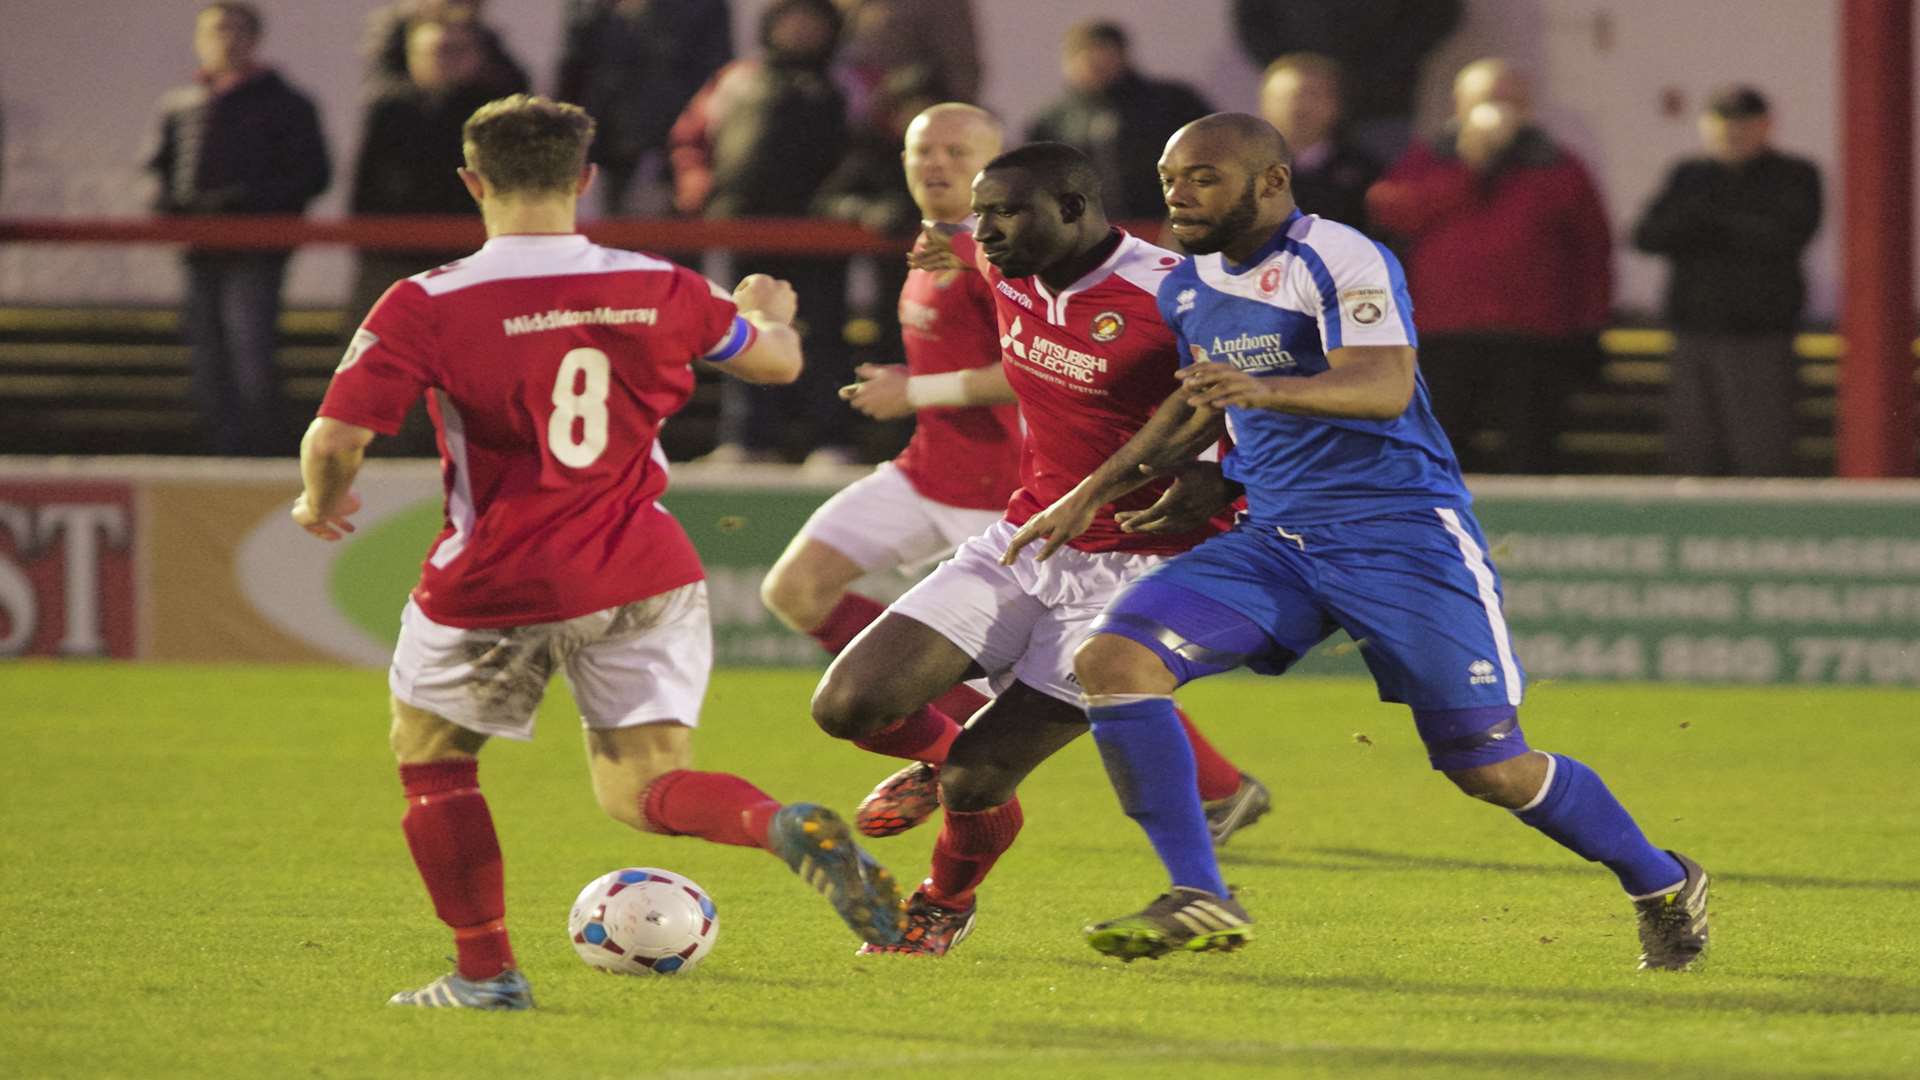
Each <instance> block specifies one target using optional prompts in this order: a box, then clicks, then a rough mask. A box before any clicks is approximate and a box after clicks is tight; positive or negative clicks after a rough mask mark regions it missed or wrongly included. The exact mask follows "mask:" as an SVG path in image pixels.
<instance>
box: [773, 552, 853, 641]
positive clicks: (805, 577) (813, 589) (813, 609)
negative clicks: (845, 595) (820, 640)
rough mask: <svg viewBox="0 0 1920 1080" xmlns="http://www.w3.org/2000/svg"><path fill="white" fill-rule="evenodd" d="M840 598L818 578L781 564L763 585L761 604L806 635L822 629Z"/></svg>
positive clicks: (792, 566)
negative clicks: (819, 628)
mask: <svg viewBox="0 0 1920 1080" xmlns="http://www.w3.org/2000/svg"><path fill="white" fill-rule="evenodd" d="M835 599H836V596H835V594H834V592H833V591H832V590H829V589H827V588H825V587H823V586H822V584H821V583H820V582H819V581H817V580H815V578H814V576H813V575H811V574H809V573H807V572H806V571H805V570H803V569H801V568H799V567H797V566H794V565H793V564H791V563H780V564H778V565H776V566H775V567H774V568H773V569H772V570H770V571H768V572H767V576H766V577H765V578H763V579H762V580H761V582H760V602H761V603H762V604H765V605H766V607H767V610H768V611H771V612H773V614H774V617H775V618H778V619H779V620H780V621H781V622H783V623H786V624H787V625H788V626H789V627H791V628H793V629H795V630H798V631H800V632H801V633H805V632H807V631H809V630H812V629H813V628H814V627H816V626H819V625H820V623H821V622H822V621H824V620H825V619H826V617H827V615H828V614H829V613H830V612H832V611H833V603H834V600H835Z"/></svg>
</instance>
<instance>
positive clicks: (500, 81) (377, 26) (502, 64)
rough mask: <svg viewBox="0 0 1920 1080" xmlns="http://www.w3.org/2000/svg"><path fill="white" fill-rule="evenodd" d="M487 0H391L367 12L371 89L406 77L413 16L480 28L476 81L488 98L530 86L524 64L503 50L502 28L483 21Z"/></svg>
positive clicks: (367, 45) (523, 89)
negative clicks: (480, 53) (481, 55)
mask: <svg viewBox="0 0 1920 1080" xmlns="http://www.w3.org/2000/svg"><path fill="white" fill-rule="evenodd" d="M486 7H487V4H486V0H394V2H393V3H391V4H388V5H387V6H386V7H382V8H376V9H374V11H373V14H371V15H369V16H368V17H367V38H366V45H365V50H366V55H367V83H368V85H369V86H371V87H372V88H373V91H372V92H373V93H379V92H380V90H381V89H382V88H383V87H384V86H385V85H386V84H388V83H391V82H405V81H406V80H407V78H408V75H407V27H408V26H409V25H411V24H413V23H416V22H422V21H426V22H462V21H464V22H471V23H473V24H474V27H475V28H476V29H477V30H479V31H480V42H481V48H482V50H483V51H484V53H485V60H484V62H483V63H482V64H481V69H480V70H481V74H480V85H482V86H484V87H486V88H487V96H488V99H489V100H491V99H492V98H499V97H506V96H507V95H509V94H523V93H526V92H527V91H528V90H530V89H532V88H533V84H532V83H530V82H528V81H527V69H526V68H525V67H523V66H522V65H521V63H520V61H518V60H516V59H514V58H513V54H511V53H509V52H507V46H506V43H505V42H503V41H501V40H500V34H499V32H498V31H496V30H494V29H493V27H491V26H489V25H488V24H487V21H486V18H485V15H486Z"/></svg>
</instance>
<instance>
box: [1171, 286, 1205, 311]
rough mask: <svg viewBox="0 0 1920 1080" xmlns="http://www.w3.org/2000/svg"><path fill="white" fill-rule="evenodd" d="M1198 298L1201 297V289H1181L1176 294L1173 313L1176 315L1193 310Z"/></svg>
mask: <svg viewBox="0 0 1920 1080" xmlns="http://www.w3.org/2000/svg"><path fill="white" fill-rule="evenodd" d="M1198 299H1200V290H1198V289H1181V290H1180V291H1179V292H1178V293H1177V294H1175V295H1174V298H1173V313H1174V314H1175V315H1185V314H1186V313H1187V312H1189V311H1192V310H1193V304H1194V301H1196V300H1198Z"/></svg>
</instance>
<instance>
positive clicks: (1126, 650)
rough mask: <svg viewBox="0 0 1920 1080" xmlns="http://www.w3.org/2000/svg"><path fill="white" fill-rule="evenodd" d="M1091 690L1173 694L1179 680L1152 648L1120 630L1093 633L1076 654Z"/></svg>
mask: <svg viewBox="0 0 1920 1080" xmlns="http://www.w3.org/2000/svg"><path fill="white" fill-rule="evenodd" d="M1073 674H1074V677H1075V678H1076V679H1078V680H1080V689H1081V690H1083V691H1085V692H1086V693H1088V694H1171V693H1173V691H1174V688H1175V686H1176V685H1177V683H1178V680H1177V679H1175V678H1174V675H1173V672H1171V671H1168V670H1167V665H1166V664H1165V663H1163V662H1162V661H1161V659H1160V657H1159V656H1157V655H1155V653H1154V652H1153V650H1152V649H1149V648H1147V647H1146V646H1145V645H1142V644H1140V643H1139V642H1137V641H1134V640H1132V639H1130V638H1124V637H1121V636H1120V635H1118V634H1094V635H1093V636H1092V637H1089V638H1088V639H1087V640H1086V641H1084V642H1082V643H1081V645H1080V648H1079V649H1078V650H1077V651H1075V652H1074V654H1073Z"/></svg>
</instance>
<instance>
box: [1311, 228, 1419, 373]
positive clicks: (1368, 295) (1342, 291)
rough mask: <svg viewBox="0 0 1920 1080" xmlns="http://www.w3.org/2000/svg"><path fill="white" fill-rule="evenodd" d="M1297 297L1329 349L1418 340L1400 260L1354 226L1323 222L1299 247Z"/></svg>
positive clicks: (1413, 342)
mask: <svg viewBox="0 0 1920 1080" xmlns="http://www.w3.org/2000/svg"><path fill="white" fill-rule="evenodd" d="M1297 250H1298V252H1299V255H1300V265H1301V266H1302V267H1303V268H1304V270H1305V273H1304V274H1303V275H1298V276H1297V277H1296V282H1295V284H1296V287H1297V289H1298V291H1299V300H1300V303H1301V306H1302V308H1303V309H1305V310H1311V311H1313V312H1314V313H1315V317H1316V318H1317V319H1318V320H1319V323H1320V340H1321V342H1322V343H1323V344H1324V345H1325V347H1326V349H1327V351H1328V352H1332V351H1333V350H1335V349H1339V348H1344V347H1346V346H1349V345H1407V346H1412V345H1414V344H1416V340H1415V334H1414V329H1413V300H1412V298H1411V297H1410V296H1409V295H1408V293H1407V279H1406V275H1405V274H1404V273H1402V272H1401V270H1400V261H1399V260H1398V259H1396V258H1394V257H1393V253H1392V252H1390V251H1388V250H1387V249H1386V248H1385V247H1382V246H1381V245H1379V244H1377V243H1375V242H1373V241H1372V240H1370V239H1368V238H1367V237H1366V236H1364V235H1362V234H1361V233H1359V232H1356V231H1355V230H1353V229H1349V228H1345V227H1343V226H1340V225H1337V224H1334V223H1331V222H1323V223H1320V224H1318V225H1317V226H1316V227H1315V228H1314V229H1313V231H1312V232H1311V233H1310V234H1309V236H1308V238H1307V240H1306V241H1304V242H1302V243H1300V245H1299V247H1298V249H1297Z"/></svg>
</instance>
